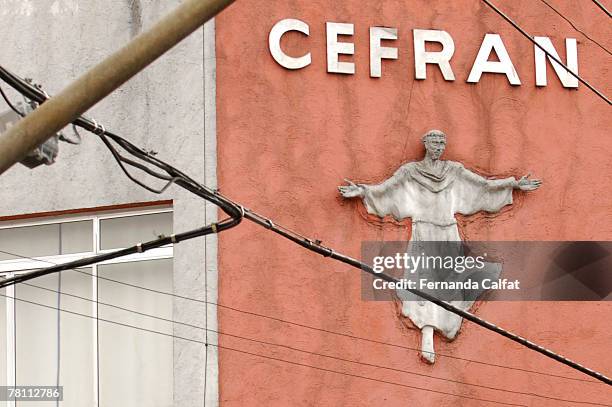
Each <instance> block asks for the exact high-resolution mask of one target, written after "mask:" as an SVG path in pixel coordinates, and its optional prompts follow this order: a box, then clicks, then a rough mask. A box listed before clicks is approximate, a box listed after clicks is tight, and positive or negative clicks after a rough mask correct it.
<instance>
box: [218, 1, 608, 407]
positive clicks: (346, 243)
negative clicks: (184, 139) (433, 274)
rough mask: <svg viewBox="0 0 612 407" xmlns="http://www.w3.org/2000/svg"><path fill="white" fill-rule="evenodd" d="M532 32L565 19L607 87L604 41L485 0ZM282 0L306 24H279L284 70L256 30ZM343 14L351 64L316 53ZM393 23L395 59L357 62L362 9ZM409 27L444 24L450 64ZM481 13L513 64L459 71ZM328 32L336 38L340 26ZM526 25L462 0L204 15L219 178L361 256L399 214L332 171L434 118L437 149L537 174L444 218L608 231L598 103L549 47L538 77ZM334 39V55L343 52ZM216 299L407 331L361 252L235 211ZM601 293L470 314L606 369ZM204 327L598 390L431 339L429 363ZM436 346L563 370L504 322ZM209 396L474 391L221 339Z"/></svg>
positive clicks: (402, 143) (386, 151)
mask: <svg viewBox="0 0 612 407" xmlns="http://www.w3.org/2000/svg"><path fill="white" fill-rule="evenodd" d="M497 3H499V6H500V7H501V8H502V9H503V10H504V11H505V12H507V13H508V14H509V15H510V16H512V17H513V18H515V19H516V21H518V22H519V24H520V25H521V26H523V27H524V28H525V29H526V30H527V31H528V32H530V33H531V34H534V35H543V36H549V37H551V39H552V41H553V43H554V44H555V46H556V47H557V49H558V50H559V52H560V54H561V56H562V58H563V59H564V60H565V47H564V38H566V37H573V38H577V39H578V52H579V64H580V74H581V75H583V76H584V77H585V78H587V79H588V80H590V81H591V82H592V83H593V84H594V85H595V86H597V87H598V88H599V89H600V90H601V91H603V92H604V93H605V94H607V95H608V96H609V95H610V94H612V86H611V83H610V80H609V66H608V65H607V63H608V62H609V55H607V54H606V53H605V51H603V50H602V49H601V48H599V47H598V46H597V45H595V44H594V43H593V42H591V41H590V40H588V39H586V38H585V36H583V35H582V34H580V33H578V32H576V31H575V30H574V29H573V28H572V27H571V26H570V25H569V24H568V23H567V22H566V21H564V20H563V19H562V18H561V17H559V16H558V15H557V14H555V13H554V12H553V11H552V10H551V9H549V8H548V7H547V6H546V5H545V4H544V3H542V2H539V1H527V0H521V1H498V2H497ZM551 4H552V5H554V6H555V7H556V8H558V9H559V11H560V12H562V13H563V14H564V15H566V16H568V17H569V18H570V19H571V20H572V21H573V23H574V24H575V25H576V26H577V27H579V28H581V29H582V30H583V31H585V32H588V33H589V35H590V36H592V37H593V38H594V39H596V40H597V41H599V42H601V43H602V44H603V45H605V46H606V47H607V48H610V46H612V43H611V34H612V31H611V29H610V25H609V21H608V20H607V17H606V16H605V15H604V14H603V13H602V11H601V10H600V9H598V8H597V7H596V6H595V5H594V4H591V3H590V2H564V1H560V0H555V1H552V2H551ZM284 18H297V19H301V20H303V21H305V22H307V23H308V24H309V25H310V36H309V37H305V36H303V35H301V34H298V33H292V34H289V35H287V36H286V37H285V38H284V40H283V42H282V46H283V48H284V49H285V50H286V51H287V53H288V54H290V55H292V56H300V55H303V54H304V53H305V52H307V51H311V52H312V64H311V65H310V66H308V67H306V68H305V69H302V70H299V71H288V70H285V69H283V68H282V67H281V66H279V65H278V64H276V62H275V61H274V60H273V59H272V57H271V55H270V53H269V51H268V44H267V40H268V33H269V31H270V29H271V27H272V26H273V25H274V24H275V23H276V22H277V21H279V20H281V19H284ZM326 21H332V22H349V23H353V24H355V35H354V36H353V38H352V39H353V40H354V42H355V51H356V55H355V56H354V58H350V57H349V58H348V60H354V61H355V63H356V74H355V75H339V74H329V73H327V72H326V55H325V22H326ZM374 25H378V26H391V27H397V28H398V30H399V39H398V40H397V41H395V42H392V43H389V45H393V46H397V47H398V48H399V59H398V60H397V61H383V75H382V78H380V79H373V78H370V77H369V60H368V58H369V40H368V29H369V27H370V26H374ZM414 28H421V29H440V30H446V31H448V32H449V33H450V34H451V35H452V37H453V39H454V41H455V46H456V52H455V55H454V57H453V59H452V62H451V64H452V67H453V70H454V73H455V76H456V78H457V79H456V81H455V82H445V81H444V80H443V78H442V75H441V73H440V72H439V70H438V69H435V68H433V67H428V69H427V75H428V78H427V79H426V80H424V81H414V80H413V78H414V60H413V48H412V32H411V30H412V29H414ZM485 33H498V34H500V35H501V36H502V38H503V40H504V43H505V45H506V48H507V49H508V52H509V53H510V56H511V57H512V60H513V62H514V64H515V67H516V69H517V71H518V73H519V75H520V78H521V80H522V82H523V84H522V85H521V86H518V87H513V86H511V85H509V84H508V81H507V80H506V78H505V76H503V75H492V74H485V75H483V77H482V79H481V80H480V83H478V84H467V83H466V82H465V81H466V79H467V76H468V74H469V71H470V68H471V65H472V62H473V61H474V58H475V56H476V54H477V52H478V48H479V46H480V44H481V41H482V38H483V37H484V35H485ZM342 40H345V39H344V38H343V39H341V41H342ZM533 54H534V50H533V45H532V44H531V43H530V42H529V41H528V40H526V39H525V38H524V37H522V36H521V35H520V34H519V33H517V32H516V31H515V30H514V29H513V28H512V27H511V26H510V25H508V24H507V23H506V22H504V21H503V20H502V19H501V18H500V17H499V16H498V15H496V14H494V13H493V12H492V10H490V9H489V8H488V7H486V6H485V5H484V3H482V2H479V1H476V0H470V1H468V0H462V1H457V2H442V1H436V2H429V1H419V0H389V1H384V2H361V1H342V2H336V1H323V0H315V1H311V2H305V1H291V2H289V1H282V2H270V3H268V2H260V1H254V0H243V1H240V2H238V3H236V4H234V5H233V6H232V7H230V8H229V9H228V10H227V11H226V12H225V13H224V14H222V15H221V16H220V17H219V18H218V20H217V58H218V71H217V76H218V81H217V103H218V106H217V119H218V120H217V126H218V143H219V147H218V152H219V157H222V159H221V160H219V164H218V173H219V186H220V188H221V190H222V191H224V192H226V193H227V194H229V196H232V197H234V198H236V199H238V200H240V201H241V202H243V203H244V204H245V205H247V206H248V207H250V208H252V209H254V210H256V211H259V212H261V213H263V214H264V215H268V216H271V217H272V218H273V219H275V220H276V221H278V222H279V223H281V224H283V225H285V226H287V227H290V228H292V229H294V230H297V231H301V232H304V233H306V234H308V235H310V236H311V237H313V238H318V239H322V240H323V241H324V244H327V245H329V246H331V247H334V248H336V249H338V250H341V251H343V252H345V253H347V254H349V255H352V256H355V257H359V255H360V244H361V242H362V241H364V240H395V239H400V238H403V239H406V238H408V234H409V230H410V229H409V222H403V223H401V224H397V223H395V222H393V221H391V220H386V221H385V222H380V221H378V220H377V219H375V218H373V217H371V216H368V215H367V214H366V212H365V209H364V208H363V205H362V204H361V203H360V202H359V201H357V200H353V201H345V200H342V199H341V197H340V196H339V194H338V191H337V189H336V187H337V186H338V185H340V184H342V183H343V178H344V177H347V178H350V179H352V180H355V181H359V182H368V183H369V182H377V181H380V180H383V179H385V178H387V177H388V176H389V175H391V174H392V173H393V171H394V170H395V169H396V168H397V167H399V166H400V165H401V164H402V163H404V162H406V161H410V160H416V159H420V158H421V156H422V154H423V148H422V144H421V142H420V137H421V135H422V134H423V133H424V132H425V131H426V130H428V129H430V128H440V129H442V130H444V131H446V132H447V134H448V136H449V138H448V148H447V151H446V153H445V157H444V158H446V159H450V160H455V161H461V162H462V163H464V164H465V165H466V167H468V168H471V169H472V170H474V171H477V172H480V173H481V174H483V175H487V176H498V177H506V176H510V175H514V176H521V175H524V174H527V173H529V172H531V173H532V174H533V175H534V176H537V177H540V178H542V179H543V180H544V186H543V187H542V188H541V189H540V190H538V191H537V192H535V193H532V194H528V195H525V194H520V193H515V196H514V199H515V202H514V205H513V206H512V207H507V208H505V209H504V210H503V211H502V213H500V214H498V215H496V216H485V215H483V214H479V215H475V216H472V217H469V218H462V219H459V222H460V230H461V233H462V234H463V235H464V237H465V238H466V239H468V240H478V239H481V240H608V239H610V238H612V217H611V216H610V213H612V204H611V202H612V192H611V191H610V189H609V188H607V187H606V186H607V185H608V184H609V177H610V174H611V173H612V164H611V162H610V160H609V154H610V152H611V151H612V140H611V139H610V138H609V137H608V136H609V128H610V115H609V113H610V111H609V106H608V105H607V104H606V103H605V102H603V101H602V100H601V99H599V98H597V97H596V96H595V95H594V94H593V93H591V92H590V91H589V90H588V89H587V88H585V87H584V86H582V85H581V86H580V88H579V89H578V90H567V89H563V88H562V87H561V85H560V83H559V81H558V79H557V78H556V76H554V74H552V69H551V67H550V66H549V67H548V72H549V85H548V87H546V88H536V86H535V72H534V62H533ZM342 58H344V57H342ZM219 250H220V253H219V262H220V263H219V267H220V270H221V272H220V280H219V286H220V291H219V295H220V299H219V301H220V303H223V304H226V305H231V306H233V307H237V308H240V309H244V310H248V311H252V312H256V313H261V314H266V315H271V316H275V317H278V318H283V319H286V320H290V321H295V322H297V323H300V324H307V325H312V326H315V327H320V328H324V329H328V330H334V331H339V332H344V333H348V334H351V335H355V336H359V337H366V338H372V339H376V340H380V341H385V342H389V343H393V344H398V345H402V346H407V347H413V348H418V347H419V340H420V334H419V333H418V331H415V330H413V329H412V328H411V327H410V326H409V325H407V324H404V323H402V322H401V321H400V319H399V318H398V317H397V313H398V311H397V310H396V308H395V307H394V306H393V304H389V303H373V302H362V301H361V299H360V277H359V272H358V271H356V270H354V269H351V268H349V267H347V266H344V265H341V264H338V263H335V262H333V261H330V260H327V259H324V258H321V257H319V256H317V255H313V254H311V253H309V252H306V251H305V250H303V249H301V248H300V247H298V246H296V245H293V244H291V243H290V242H288V241H286V240H283V239H282V238H280V237H278V236H276V235H274V234H272V233H269V232H266V231H265V230H263V229H261V228H259V227H257V226H254V225H252V224H249V223H248V222H245V224H244V225H241V227H240V228H238V229H236V230H234V231H232V232H229V233H225V234H222V235H221V236H220V246H219ZM611 311H612V306H611V304H610V303H595V302H590V303H569V302H538V303H535V302H530V303H499V302H498V303H483V304H481V305H480V306H479V307H478V309H477V310H476V312H477V314H478V315H479V316H481V317H483V318H486V319H488V320H490V321H492V322H494V323H497V324H499V325H501V326H503V327H506V328H508V329H510V330H513V331H515V332H517V333H520V334H522V335H524V336H527V337H528V338H529V339H532V340H534V341H536V342H538V343H540V344H542V345H544V346H547V347H550V348H552V349H554V350H557V351H559V352H562V353H563V354H565V355H567V356H568V357H571V358H573V359H575V360H578V361H580V362H582V363H584V364H585V365H587V366H590V367H592V368H595V369H599V370H601V371H604V372H606V371H607V372H608V373H609V372H610V370H612V359H611V358H610V355H609V352H608V348H609V344H610V343H611V341H612V336H611V333H610V330H609V320H610V312H611ZM219 323H220V330H221V331H226V332H230V333H233V334H238V335H242V336H248V337H255V338H259V339H262V340H266V341H271V342H276V343H281V344H283V345H288V346H294V347H298V348H301V349H306V350H308V351H312V352H319V353H324V354H330V355H334V356H338V357H344V358H348V359H352V360H357V361H361V362H365V363H373V364H379V365H384V366H389V367H392V368H395V369H401V370H407V371H413V372H416V373H418V374H422V375H431V376H436V377H442V378H448V379H452V380H458V381H464V382H469V383H476V384H482V385H488V386H494V387H500V388H504V389H508V390H513V391H522V392H531V393H538V394H544V395H548V396H553V397H561V398H570V399H572V398H574V399H581V400H588V401H595V402H600V403H602V402H603V403H610V402H612V399H611V397H612V396H611V394H610V392H609V391H608V390H607V389H606V388H605V387H602V385H600V384H594V383H586V382H581V381H573V380H565V379H560V378H554V377H549V376H542V375H535V374H528V373H525V372H520V371H516V370H508V369H502V368H497V367H491V366H486V365H481V364H476V363H469V362H466V361H462V360H458V359H453V358H448V357H440V358H439V359H438V361H437V362H436V364H435V365H433V366H428V365H425V364H423V363H422V362H421V361H419V359H418V354H417V351H416V350H415V351H411V350H406V349H399V348H394V347H389V346H383V345H377V344H373V343H368V342H363V341H359V340H355V339H351V338H347V337H341V336H337V335H332V334H329V333H323V332H317V331H313V330H309V329H306V328H303V327H299V326H295V325H290V324H286V323H281V322H278V321H271V320H268V319H265V318H261V317H256V316H253V315H246V314H240V313H238V312H234V311H229V310H222V309H221V310H220V314H219ZM220 340H221V343H222V344H224V345H225V346H228V347H232V348H239V349H244V350H247V351H249V352H252V353H258V354H263V355H268V356H272V357H276V358H280V359H286V360H290V361H294V362H298V363H302V364H310V365H313V366H318V367H321V368H327V369H333V370H338V371H343V372H350V373H352V374H356V375H363V376H369V377H373V378H377V379H380V380H386V381H391V382H395V383H400V384H403V385H405V386H418V387H425V388H429V389H431V390H433V391H443V392H448V393H456V394H461V395H465V396H469V397H476V398H484V399H491V400H497V401H500V402H501V401H503V402H511V403H516V404H525V405H534V406H535V405H537V406H558V405H560V404H559V403H560V402H559V401H553V400H547V399H544V398H539V397H533V396H528V395H520V394H511V393H504V392H500V391H494V390H487V389H482V388H478V387H474V386H466V385H463V384H458V383H453V382H448V381H446V382H445V381H442V380H436V379H432V378H428V377H423V376H416V375H413V374H409V373H403V372H398V371H390V370H384V369H378V368H374V367H368V366H363V365H356V364H353V363H347V362H340V361H338V360H333V359H329V358H323V357H316V356H313V355H308V354H304V353H299V352H295V351H290V350H288V349H283V348H279V347H273V346H264V345H261V344H254V343H249V342H247V341H244V340H239V339H236V338H231V337H227V336H225V337H224V336H221V338H220ZM435 347H436V349H437V351H438V352H439V353H440V354H446V355H451V356H456V357H461V358H468V359H476V360H480V361H486V362H489V363H494V364H500V365H508V366H514V367H518V368H525V369H531V370H537V371H543V372H549V373H554V374H560V375H567V376H570V377H578V378H583V379H584V378H585V376H581V375H580V374H578V373H577V372H574V371H571V370H570V369H568V368H566V367H563V366H562V365H560V364H558V363H556V362H554V361H551V360H550V359H547V358H545V357H543V356H540V355H538V354H536V353H534V352H532V351H529V350H527V349H525V348H522V347H520V346H518V345H516V344H514V343H512V342H509V341H508V340H507V339H505V338H503V337H500V336H498V335H495V334H493V333H490V332H487V331H484V330H483V329H481V328H479V327H477V326H474V325H473V324H470V323H464V326H463V328H462V332H461V333H460V335H459V337H458V339H457V340H455V341H454V342H450V343H447V342H443V341H441V340H440V339H439V338H438V337H436V344H435ZM220 400H221V402H222V404H223V405H227V406H234V405H235V406H238V405H266V406H287V405H312V406H340V405H345V406H349V405H350V406H372V405H393V406H407V405H409V406H458V405H464V406H477V405H485V404H486V403H483V402H478V401H475V400H470V399H466V398H458V397H455V396H449V395H443V394H437V393H433V392H427V391H422V390H417V389H415V388H412V387H401V386H400V385H392V384H384V383H380V382H374V381H369V380H365V379H362V378H356V377H350V376H346V375H339V374H336V373H331V372H324V371H320V370H315V369H312V368H307V367H303V366H297V365H292V364H288V363H283V362H280V361H273V360H269V359H263V358H260V357H257V356H252V355H245V354H240V353H238V352H235V351H230V350H222V351H221V352H220Z"/></svg>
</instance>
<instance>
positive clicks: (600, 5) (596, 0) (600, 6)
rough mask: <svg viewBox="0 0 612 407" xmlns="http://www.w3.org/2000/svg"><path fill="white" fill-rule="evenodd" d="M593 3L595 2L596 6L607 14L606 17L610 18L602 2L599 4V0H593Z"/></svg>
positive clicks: (610, 15)
mask: <svg viewBox="0 0 612 407" xmlns="http://www.w3.org/2000/svg"><path fill="white" fill-rule="evenodd" d="M593 3H595V4H596V5H597V7H599V8H600V9H602V10H603V12H604V13H606V15H607V16H608V17H611V18H612V14H610V12H609V11H608V9H607V8H606V7H605V6H604V5H603V4H601V2H600V1H599V0H593Z"/></svg>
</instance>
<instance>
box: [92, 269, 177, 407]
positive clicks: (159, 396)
mask: <svg viewBox="0 0 612 407" xmlns="http://www.w3.org/2000/svg"><path fill="white" fill-rule="evenodd" d="M98 275H99V276H102V277H107V278H111V279H113V280H119V281H122V282H127V283H130V284H134V285H138V286H141V287H148V288H153V289H155V290H160V291H166V292H172V259H167V260H154V261H141V262H136V263H123V264H113V265H104V266H100V267H99V268H98ZM98 299H99V301H100V302H104V303H110V304H113V305H117V306H121V307H124V308H127V309H130V310H134V311H138V312H141V313H146V314H150V315H155V316H159V317H162V318H166V319H171V318H172V297H170V296H167V295H162V294H158V293H154V292H150V291H144V290H140V289H138V288H134V287H130V286H126V285H121V284H117V283H114V282H110V281H106V280H102V279H99V280H98ZM98 311H99V316H100V318H102V319H106V320H110V321H115V322H119V323H122V324H127V325H132V326H137V327H141V328H146V329H150V330H154V331H158V332H164V333H167V334H172V333H173V332H172V323H170V322H166V321H161V320H158V319H154V318H150V317H146V316H143V315H138V314H135V313H132V312H127V311H124V310H119V309H116V308H112V307H108V306H105V305H103V304H100V305H99V309H98ZM98 333H99V341H100V342H99V343H100V351H99V360H100V379H99V380H100V406H102V407H115V406H152V407H169V406H172V401H173V400H172V399H173V365H172V361H173V339H172V338H170V337H168V336H163V335H159V334H156V333H151V332H145V331H142V330H137V329H135V328H132V327H127V326H120V325H115V324H111V323H108V322H104V321H99V322H98Z"/></svg>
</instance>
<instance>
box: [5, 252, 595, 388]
mask: <svg viewBox="0 0 612 407" xmlns="http://www.w3.org/2000/svg"><path fill="white" fill-rule="evenodd" d="M0 253H4V254H8V255H10V256H14V257H18V258H22V259H29V260H34V261H41V262H45V263H49V264H56V263H53V262H50V261H48V260H42V259H35V258H33V257H28V256H23V255H18V254H15V253H12V252H7V251H4V250H0ZM71 270H72V271H75V272H77V273H79V274H82V275H85V276H88V277H94V278H97V279H99V280H104V281H109V282H112V283H115V284H119V285H124V286H126V287H131V288H135V289H139V290H143V291H147V292H152V293H156V294H160V295H165V296H169V297H174V298H179V299H181V300H187V301H193V302H198V303H202V304H209V305H214V306H216V307H219V308H223V309H227V310H230V311H234V312H237V313H241V314H246V315H251V316H254V317H258V318H265V319H269V320H271V321H275V322H280V323H284V324H288V325H293V326H297V327H300V328H305V329H310V330H313V331H318V332H323V333H327V334H331V335H337V336H342V337H346V338H349V339H353V340H359V341H363V342H368V343H373V344H377V345H383V346H389V347H393V348H397V349H405V350H411V351H418V352H427V351H423V350H421V349H419V348H414V347H410V346H406V345H398V344H395V343H390V342H385V341H381V340H376V339H371V338H364V337H361V336H356V335H351V334H347V333H344V332H338V331H332V330H329V329H324V328H320V327H315V326H312V325H306V324H303V323H299V322H295V321H290V320H286V319H282V318H278V317H273V316H270V315H265V314H260V313H256V312H253V311H246V310H243V309H240V308H235V307H231V306H228V305H224V304H219V303H216V302H209V301H206V300H201V299H198V298H192V297H187V296H183V295H179V294H175V293H171V292H168V291H161V290H156V289H153V288H150V287H144V286H140V285H136V284H131V283H126V282H123V281H120V280H115V279H112V278H109V277H104V276H100V275H93V274H92V273H88V272H87V271H84V270H80V269H75V268H73V269H71ZM22 284H26V285H32V284H29V283H25V282H24V283H22ZM35 287H38V286H35ZM38 288H42V287H38ZM102 304H103V305H107V304H104V303H102ZM133 312H134V313H136V314H138V312H136V311H133ZM167 322H171V321H167ZM173 322H174V323H176V324H179V325H185V326H189V327H192V328H198V327H197V326H194V325H191V324H186V323H183V322H177V321H173ZM435 354H436V356H440V357H446V358H449V359H456V360H461V361H464V362H468V363H476V364H480V365H483V366H491V367H497V368H503V369H509V370H516V371H520V372H524V373H533V374H538V375H542V376H550V377H555V378H560V379H567V380H575V381H579V382H585V383H594V384H601V382H599V381H594V380H589V379H582V378H576V377H569V376H563V375H558V374H554V373H547V372H540V371H537V370H530V369H524V368H519V367H513V366H506V365H500V364H495V363H491V362H484V361H480V360H475V359H468V358H463V357H460V356H455V355H449V354H445V353H440V352H435Z"/></svg>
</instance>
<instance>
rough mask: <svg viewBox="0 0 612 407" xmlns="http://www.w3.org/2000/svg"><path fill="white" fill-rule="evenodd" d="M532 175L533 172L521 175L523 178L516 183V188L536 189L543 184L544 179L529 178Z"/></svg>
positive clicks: (523, 189) (522, 189)
mask: <svg viewBox="0 0 612 407" xmlns="http://www.w3.org/2000/svg"><path fill="white" fill-rule="evenodd" d="M530 175H531V174H527V175H525V176H523V177H521V179H520V180H518V181H517V183H516V188H518V189H520V190H521V191H534V190H536V189H538V188H539V187H540V185H542V181H541V180H539V179H529V176H530Z"/></svg>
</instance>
